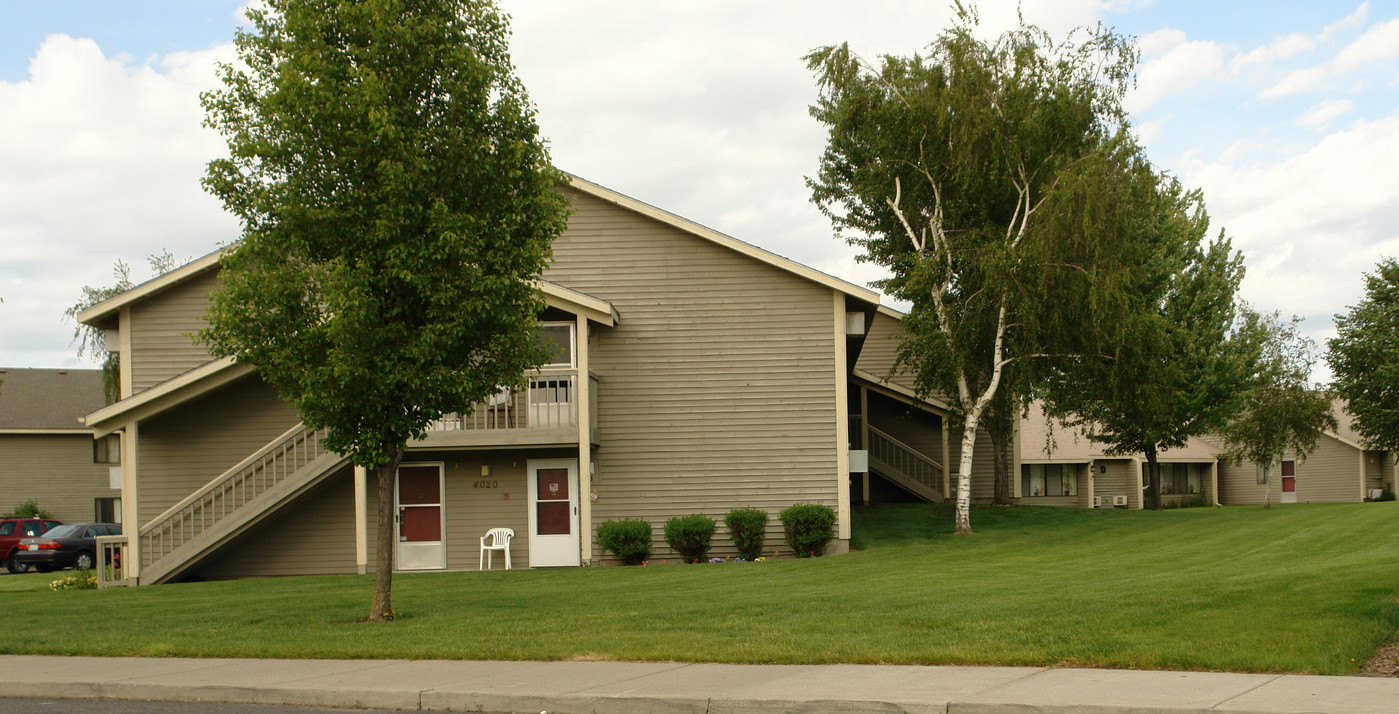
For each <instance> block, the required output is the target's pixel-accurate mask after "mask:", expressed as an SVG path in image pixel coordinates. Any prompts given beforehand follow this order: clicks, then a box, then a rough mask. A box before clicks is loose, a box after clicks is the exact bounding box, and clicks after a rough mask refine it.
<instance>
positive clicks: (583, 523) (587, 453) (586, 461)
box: [573, 315, 593, 563]
mask: <svg viewBox="0 0 1399 714" xmlns="http://www.w3.org/2000/svg"><path fill="white" fill-rule="evenodd" d="M575 319H576V320H577V321H578V329H577V330H575V331H574V334H575V335H577V338H576V339H577V340H578V344H577V345H575V346H574V350H573V354H575V355H577V362H578V376H577V378H576V380H577V382H578V387H577V390H576V392H575V393H576V394H577V395H578V400H577V403H576V404H574V405H573V409H574V411H575V412H577V414H578V418H577V419H576V421H577V422H578V530H579V534H578V548H579V553H578V557H579V558H580V559H581V560H582V562H584V563H587V562H589V561H591V560H592V559H593V500H592V493H593V436H592V434H593V429H592V416H593V415H592V408H591V406H592V400H593V394H592V383H591V380H589V379H588V342H589V339H588V318H586V317H584V316H582V315H578V316H576V318H575Z"/></svg>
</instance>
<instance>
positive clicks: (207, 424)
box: [137, 377, 299, 524]
mask: <svg viewBox="0 0 1399 714" xmlns="http://www.w3.org/2000/svg"><path fill="white" fill-rule="evenodd" d="M297 421H299V420H298V419H297V416H296V414H295V413H294V412H293V411H292V410H291V409H290V408H289V407H287V406H286V404H285V403H283V402H282V400H281V399H279V398H278V397H277V394H276V392H274V391H273V390H272V388H271V387H269V386H267V385H266V384H264V383H263V382H262V381H261V380H259V379H257V378H256V377H249V378H247V379H244V380H242V381H240V382H237V383H234V384H232V385H230V386H227V387H224V388H223V389H220V390H217V391H214V392H211V393H209V394H206V395H204V396H202V397H200V398H198V399H195V400H193V401H190V402H187V403H185V404H183V405H181V406H180V407H178V408H176V409H174V410H171V411H169V412H166V413H165V414H162V415H160V416H158V417H156V418H154V419H152V420H151V421H149V422H146V423H143V424H142V425H141V428H140V442H139V447H138V448H139V450H140V458H139V463H138V466H137V470H138V473H139V474H140V483H139V485H138V490H139V495H140V520H141V523H143V524H144V523H147V522H149V521H150V520H151V519H152V518H154V517H156V516H158V515H160V514H161V513H163V512H165V510H166V509H167V508H169V507H171V506H173V505H175V504H176V503H179V502H180V501H181V500H182V499H184V498H185V497H186V496H188V495H189V494H191V493H193V492H194V491H195V490H196V489H198V488H199V487H201V486H203V485H204V484H206V483H208V482H209V481H210V480H212V479H213V478H214V477H216V476H218V475H220V474H222V473H223V472H224V471H226V470H228V469H229V468H231V467H233V466H235V465H236V464H238V462H240V461H242V460H243V459H244V458H247V457H248V456H250V455H251V454H252V453H253V452H255V451H257V450H258V449H260V448H262V447H263V446H265V445H266V444H267V443H268V442H270V441H272V440H273V439H275V438H276V437H278V436H280V435H281V434H282V433H283V432H285V431H286V430H287V429H290V428H291V427H292V426H294V425H295V424H296V423H297Z"/></svg>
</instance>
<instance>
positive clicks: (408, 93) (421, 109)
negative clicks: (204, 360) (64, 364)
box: [203, 0, 567, 620]
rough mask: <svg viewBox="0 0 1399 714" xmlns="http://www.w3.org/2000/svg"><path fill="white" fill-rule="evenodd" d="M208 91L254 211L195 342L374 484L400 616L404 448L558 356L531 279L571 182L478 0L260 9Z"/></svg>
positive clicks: (378, 613)
mask: <svg viewBox="0 0 1399 714" xmlns="http://www.w3.org/2000/svg"><path fill="white" fill-rule="evenodd" d="M267 6H268V7H267V9H266V10H258V9H254V10H250V11H249V13H248V15H249V18H250V19H251V20H252V24H253V29H252V30H240V31H239V33H238V35H237V38H236V44H237V47H238V54H239V57H240V59H241V60H242V63H243V64H242V66H237V65H224V66H222V67H221V77H222V79H223V83H224V88H223V89H222V90H220V91H217V92H211V93H208V94H205V95H204V97H203V101H204V106H205V109H206V111H207V119H206V123H207V124H208V125H209V126H211V127H213V128H216V129H218V130H219V131H220V132H222V133H223V134H224V136H225V137H226V138H227V140H228V148H229V152H230V157H229V158H226V159H218V160H215V161H212V162H210V164H209V170H208V175H207V177H206V178H205V181H204V183H205V186H206V188H207V189H208V190H209V191H211V192H212V193H214V194H215V195H217V196H218V197H219V198H221V199H222V200H223V202H224V205H225V206H226V207H227V208H228V209H229V210H230V211H232V212H233V213H235V214H237V215H238V217H239V218H240V219H242V223H243V234H242V241H241V242H240V243H239V244H238V245H236V246H234V247H233V249H232V250H230V251H229V252H228V253H227V254H226V255H225V257H224V259H223V262H222V265H223V272H222V279H221V284H220V286H219V288H218V289H217V290H216V291H215V293H214V295H213V304H212V307H211V308H210V311H209V324H210V326H209V328H208V330H206V331H205V332H204V333H203V335H204V337H205V338H206V339H207V340H208V341H209V342H210V344H211V346H212V349H213V351H214V353H215V354H218V355H231V356H234V357H235V358H236V359H237V360H238V361H240V362H246V363H250V364H253V365H255V366H257V368H258V371H259V374H260V375H261V377H262V378H263V379H264V380H266V381H267V382H268V383H270V384H271V385H272V386H273V387H274V388H276V390H277V392H278V393H279V394H280V395H281V396H282V397H283V398H284V399H286V400H287V401H288V402H289V403H291V404H292V405H293V406H294V407H295V408H296V409H297V411H298V412H300V414H301V417H302V419H303V420H304V421H305V422H306V423H307V424H308V425H311V426H314V427H329V429H330V436H329V438H328V446H329V447H330V448H331V449H333V450H335V451H337V452H340V453H343V454H346V455H347V456H348V457H349V458H350V459H351V460H352V461H353V462H354V463H355V464H356V465H359V466H363V467H366V468H369V469H371V470H374V471H375V472H376V475H377V482H378V529H377V544H378V549H377V550H378V558H377V562H376V563H375V581H374V599H373V603H372V606H371V609H370V619H371V620H385V619H392V617H393V615H394V612H393V608H392V604H391V601H390V594H391V592H390V589H391V584H392V580H391V578H392V573H393V553H394V548H393V540H392V538H393V535H392V534H393V520H392V516H393V485H394V479H395V477H396V473H397V467H398V464H399V462H400V461H401V460H402V458H403V453H404V449H405V446H406V444H407V442H408V440H409V439H414V438H417V437H420V436H422V435H423V433H424V431H425V429H426V427H427V424H428V423H429V422H431V421H432V420H434V419H437V418H439V417H440V416H441V415H442V414H444V413H447V412H458V411H466V410H467V409H468V408H469V405H470V404H472V403H473V402H475V401H479V400H483V399H484V398H485V397H486V396H487V395H488V394H493V393H495V392H498V391H499V390H500V388H501V386H504V385H519V384H520V383H521V381H522V379H523V375H524V374H525V373H526V371H527V370H530V369H532V368H535V367H537V366H538V365H540V364H541V363H543V362H545V361H547V358H548V355H547V353H546V351H545V349H544V347H543V346H542V345H541V344H540V342H539V341H538V339H537V337H536V315H537V313H538V311H539V310H540V309H541V308H542V307H543V304H542V298H541V296H540V294H539V292H538V290H537V288H536V287H535V285H534V283H533V281H534V280H535V279H536V278H537V277H538V276H539V275H540V273H541V271H542V270H543V269H544V267H545V266H546V264H547V262H548V260H549V258H550V244H551V242H552V241H553V239H554V238H555V237H556V236H557V235H558V234H559V233H560V232H562V230H563V228H564V226H565V222H566V217H567V206H566V202H565V199H564V198H563V197H562V195H561V194H559V193H558V192H557V190H556V187H557V185H558V184H559V183H560V182H561V181H562V179H563V177H562V175H561V174H560V173H558V172H557V171H556V170H555V169H553V168H551V166H550V165H549V160H548V154H547V151H546V149H545V145H544V142H543V140H542V139H541V138H540V137H539V131H538V127H537V125H536V123H535V119H534V109H533V107H532V105H531V104H530V102H529V99H528V97H527V96H526V93H525V88H524V86H523V84H521V82H520V81H519V79H518V78H516V77H515V75H514V68H513V67H512V65H511V63H510V58H509V53H508V49H507V41H508V38H509V30H508V26H507V21H506V18H505V16H504V15H502V14H501V13H500V12H499V10H497V9H496V8H495V7H494V6H493V5H492V4H491V3H490V2H486V1H484V0H360V1H352V0H268V2H267Z"/></svg>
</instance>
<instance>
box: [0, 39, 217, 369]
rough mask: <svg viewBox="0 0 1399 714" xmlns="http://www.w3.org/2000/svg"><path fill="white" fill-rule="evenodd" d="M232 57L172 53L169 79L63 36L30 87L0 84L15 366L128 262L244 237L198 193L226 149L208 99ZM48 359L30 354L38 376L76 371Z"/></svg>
mask: <svg viewBox="0 0 1399 714" xmlns="http://www.w3.org/2000/svg"><path fill="white" fill-rule="evenodd" d="M229 49H230V48H229V47H221V48H218V49H215V50H210V51H205V52H183V53H176V54H171V55H168V56H166V57H165V58H164V59H163V61H162V64H161V65H160V68H161V69H162V70H163V71H157V70H156V68H154V67H152V66H149V65H144V64H143V65H135V64H131V63H130V62H129V61H122V60H118V59H115V58H108V57H105V56H103V53H102V51H101V50H100V49H99V48H98V46H97V44H96V43H94V42H93V41H92V40H86V39H73V38H71V37H67V36H64V35H53V36H50V37H48V38H47V39H46V40H45V41H44V43H43V44H42V46H40V47H39V49H38V52H37V53H36V54H35V56H34V58H33V60H32V61H31V63H30V78H29V80H28V81H23V82H14V83H10V82H0V127H4V130H3V131H0V156H4V157H5V166H4V170H3V171H0V195H3V196H4V197H5V200H4V201H3V202H0V233H3V234H4V235H5V236H6V244H7V245H6V249H5V251H4V252H3V255H0V295H3V296H4V298H5V302H4V303H3V304H0V314H2V315H3V318H0V321H3V322H4V324H5V326H6V329H5V330H4V332H3V334H0V340H3V343H0V356H3V359H4V360H5V362H6V363H13V360H14V359H16V357H15V355H16V353H22V351H23V350H30V349H33V348H34V347H35V346H36V345H40V344H45V343H46V339H48V338H41V337H39V336H41V335H52V334H54V332H55V326H57V325H60V324H61V320H62V310H63V308H64V307H66V306H67V305H71V304H72V303H73V302H75V301H76V300H77V298H78V297H79V288H81V286H82V285H84V284H107V283H110V282H111V274H110V273H111V266H112V264H113V262H115V261H116V260H117V259H125V260H126V261H128V262H130V263H133V265H134V266H136V270H135V273H136V274H137V275H142V274H143V273H142V271H141V268H142V267H144V266H143V263H144V260H143V259H144V257H145V256H147V255H150V254H152V253H155V252H159V251H160V250H162V249H166V248H168V249H169V250H170V251H171V252H172V253H174V254H176V255H177V256H182V257H194V256H196V255H201V254H203V253H206V252H208V251H209V250H211V249H212V248H213V247H215V245H216V244H217V243H218V242H219V241H220V240H227V239H229V238H232V237H234V236H235V234H236V230H237V225H236V223H235V222H234V221H232V220H231V219H229V218H227V217H226V216H224V214H223V213H222V210H221V209H220V207H219V205H218V202H217V201H216V200H214V199H213V198H211V197H209V196H207V195H205V194H204V193H203V192H202V191H201V189H200V187H199V179H200V177H201V176H202V175H203V171H204V164H205V162H207V161H208V160H209V159H210V158H213V157H214V156H216V155H218V154H220V153H222V151H223V142H222V141H221V139H220V138H219V137H218V136H217V135H216V134H214V133H212V132H210V131H207V130H204V129H202V128H201V127H200V120H201V119H202V117H203V111H202V109H201V108H200V106H199V101H198V93H199V91H200V90H201V89H206V88H209V87H210V86H212V84H213V81H214V79H213V70H212V65H213V62H214V59H215V58H216V57H222V56H226V55H228V54H230V52H229ZM59 329H60V330H62V333H69V332H70V330H71V328H59ZM65 336H66V334H65ZM39 353H40V354H42V355H43V357H41V358H34V357H30V358H28V359H32V360H33V361H32V362H31V363H32V364H33V365H34V366H44V365H46V364H71V363H73V355H72V352H71V350H68V349H66V345H64V346H55V345H53V344H52V341H51V339H49V343H48V344H47V345H46V346H45V347H43V348H42V350H40V351H39ZM28 354H31V355H32V354H33V353H28ZM26 361H28V360H26Z"/></svg>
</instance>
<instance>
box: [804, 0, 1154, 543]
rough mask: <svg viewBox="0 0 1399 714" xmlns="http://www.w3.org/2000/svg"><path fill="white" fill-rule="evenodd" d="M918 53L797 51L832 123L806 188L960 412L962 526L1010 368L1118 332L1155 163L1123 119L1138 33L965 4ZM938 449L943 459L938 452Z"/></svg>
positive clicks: (922, 370) (821, 117)
mask: <svg viewBox="0 0 1399 714" xmlns="http://www.w3.org/2000/svg"><path fill="white" fill-rule="evenodd" d="M957 9H958V17H957V22H956V24H955V25H954V26H953V27H951V28H949V29H947V30H945V31H943V32H942V34H941V35H940V36H939V37H938V38H937V39H936V40H935V41H934V42H933V43H932V44H931V45H929V48H928V55H927V56H926V57H924V56H920V55H913V56H911V57H898V56H883V57H879V58H877V59H876V60H875V61H873V62H871V61H867V60H865V59H863V58H861V57H859V56H858V55H856V54H855V53H853V52H852V51H851V50H850V48H849V47H848V46H847V45H837V46H829V47H823V48H819V49H817V50H815V51H813V52H812V53H811V54H809V55H808V56H807V57H806V60H807V63H808V66H809V68H810V69H811V70H812V71H813V72H814V73H815V74H816V77H817V82H818V86H819V89H820V95H819V98H818V99H817V102H816V104H815V105H813V106H812V107H811V113H812V116H814V117H815V118H816V119H817V120H818V121H820V122H821V123H822V124H824V125H825V126H826V127H827V129H828V130H829V133H828V142H827V146H826V149H825V151H824V153H823V155H822V157H821V164H820V169H819V171H818V172H817V174H816V175H815V176H814V177H809V178H808V179H807V184H808V186H809V187H810V188H811V191H812V198H813V201H814V202H815V203H816V204H817V205H818V206H819V207H820V208H821V210H822V211H823V212H824V213H825V214H826V215H827V216H828V217H829V218H830V219H831V221H832V223H833V224H834V226H835V229H836V233H837V236H838V237H841V238H844V239H846V240H847V241H849V242H850V243H851V244H853V245H857V246H859V247H861V248H862V249H863V251H864V252H863V255H861V256H860V260H862V261H865V262H871V263H875V264H878V265H881V266H884V267H886V268H887V269H888V271H889V273H890V276H891V277H889V278H888V279H886V280H882V281H879V282H877V283H876V284H875V285H876V287H879V288H880V289H882V290H883V291H885V293H886V294H888V295H890V296H892V297H895V298H898V299H902V300H907V301H908V302H910V303H911V304H912V308H911V310H910V312H909V314H908V315H907V317H905V319H904V321H903V323H904V330H905V337H904V339H903V342H902V343H901V345H900V348H899V357H898V361H897V365H896V369H903V370H907V372H908V373H909V374H910V375H911V376H912V378H913V380H914V383H915V385H916V387H917V389H918V391H919V393H920V394H921V395H928V394H939V395H941V396H943V397H945V398H948V399H949V401H950V402H951V403H952V404H953V405H954V411H955V412H956V414H955V416H956V418H957V419H958V421H960V423H961V425H962V437H961V439H960V442H961V454H960V462H959V463H958V466H957V482H956V483H957V502H956V528H955V530H956V532H957V533H970V532H971V516H970V496H971V474H972V455H973V451H974V447H975V445H976V438H977V427H978V425H979V424H980V423H981V422H982V420H983V416H984V414H985V413H986V410H987V408H988V406H989V405H990V404H991V403H992V401H993V399H994V398H995V397H996V394H997V390H998V389H1000V388H1001V387H1002V385H1003V384H1005V382H1006V381H1007V379H1008V378H1010V377H1011V376H1014V375H1010V374H1008V370H1015V371H1016V373H1017V375H1018V376H1017V379H1018V380H1023V381H1021V382H1020V383H1029V381H1030V379H1029V378H1030V377H1031V376H1033V374H1034V373H1035V372H1036V371H1037V370H1041V369H1048V368H1050V366H1051V365H1052V364H1053V362H1054V360H1056V359H1059V358H1061V357H1062V356H1064V355H1072V354H1083V353H1084V352H1086V351H1091V352H1094V353H1099V352H1103V351H1104V349H1105V347H1104V346H1105V345H1111V343H1112V342H1113V341H1114V340H1119V339H1121V338H1122V330H1123V323H1124V320H1123V316H1124V311H1125V310H1126V309H1127V308H1126V307H1125V306H1124V305H1125V303H1126V302H1127V301H1126V300H1124V299H1122V296H1123V295H1124V293H1125V292H1128V291H1130V290H1132V289H1133V285H1132V280H1133V278H1132V266H1133V265H1134V264H1136V265H1140V264H1141V261H1144V260H1149V258H1150V256H1149V252H1150V251H1149V246H1142V245H1138V244H1136V243H1134V242H1133V241H1131V240H1128V239H1126V238H1125V237H1126V236H1131V235H1134V230H1135V229H1136V228H1137V227H1138V226H1137V225H1135V224H1136V223H1137V222H1139V221H1141V220H1143V218H1142V216H1140V215H1138V214H1137V213H1135V212H1134V210H1133V206H1134V205H1136V203H1137V202H1138V201H1146V200H1150V198H1151V197H1152V196H1153V195H1154V192H1155V191H1156V189H1157V186H1158V184H1159V181H1160V177H1159V175H1158V174H1157V173H1156V172H1155V171H1154V169H1152V167H1151V166H1150V165H1149V164H1148V163H1147V162H1146V160H1145V158H1144V157H1143V156H1142V154H1141V151H1140V148H1139V147H1138V146H1137V145H1136V144H1135V142H1134V141H1133V139H1132V138H1131V136H1130V133H1129V132H1128V131H1127V128H1126V122H1127V119H1126V114H1125V111H1124V110H1123V109H1122V104H1121V102H1122V97H1123V94H1124V92H1126V90H1127V89H1128V87H1129V85H1130V83H1131V81H1132V77H1133V73H1134V70H1135V67H1136V62H1137V53H1136V50H1135V47H1134V45H1133V44H1132V43H1131V42H1130V41H1129V40H1128V39H1127V38H1124V37H1122V36H1119V35H1117V34H1114V33H1113V32H1111V31H1109V30H1105V29H1102V28H1098V29H1096V30H1081V31H1079V32H1078V33H1076V34H1075V35H1072V36H1070V38H1069V39H1067V40H1064V41H1056V40H1054V39H1053V38H1051V37H1050V36H1049V35H1048V34H1047V33H1045V32H1044V31H1042V30H1040V29H1038V28H1036V27H1033V26H1028V25H1024V24H1023V23H1022V25H1021V26H1020V27H1019V28H1017V29H1015V30H1012V31H1010V32H1007V33H1005V34H1003V35H1001V36H1000V37H999V38H996V39H994V40H985V39H982V38H980V37H979V36H978V35H977V18H976V15H975V11H974V10H970V9H967V8H963V7H960V6H959V7H958V8H957ZM945 458H946V457H945Z"/></svg>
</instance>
